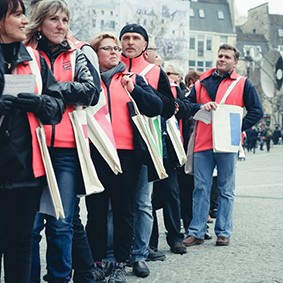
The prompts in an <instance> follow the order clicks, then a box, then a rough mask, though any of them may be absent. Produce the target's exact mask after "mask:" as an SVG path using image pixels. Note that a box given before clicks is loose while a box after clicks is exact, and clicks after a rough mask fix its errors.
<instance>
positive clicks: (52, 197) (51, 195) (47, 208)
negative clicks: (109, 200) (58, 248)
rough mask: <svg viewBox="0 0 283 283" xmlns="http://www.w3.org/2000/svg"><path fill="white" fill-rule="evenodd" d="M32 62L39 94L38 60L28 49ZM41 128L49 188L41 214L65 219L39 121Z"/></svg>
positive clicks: (40, 137)
mask: <svg viewBox="0 0 283 283" xmlns="http://www.w3.org/2000/svg"><path fill="white" fill-rule="evenodd" d="M27 51H28V52H29V54H30V56H31V58H32V61H29V65H30V68H31V70H32V73H33V74H35V76H36V82H37V86H38V94H39V95H40V94H41V91H42V79H41V73H40V69H39V66H38V64H37V63H36V62H37V61H36V58H35V55H34V53H33V50H32V48H31V47H27ZM39 124H40V126H39V127H38V128H37V129H36V135H37V139H38V143H39V147H40V153H41V156H42V160H43V165H44V169H45V173H46V179H47V186H44V188H43V190H42V194H41V198H40V206H39V212H41V213H45V214H49V215H52V216H54V217H55V218H56V219H59V218H60V219H63V218H65V213H64V209H63V205H62V200H61V196H60V192H59V188H58V184H57V180H56V176H55V173H54V169H53V165H52V161H51V158H50V155H49V151H48V147H47V144H46V137H45V132H44V128H43V125H42V124H41V122H40V121H39Z"/></svg>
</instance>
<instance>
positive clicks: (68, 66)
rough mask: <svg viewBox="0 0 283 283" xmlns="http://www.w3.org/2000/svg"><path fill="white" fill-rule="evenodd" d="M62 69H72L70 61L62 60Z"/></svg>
mask: <svg viewBox="0 0 283 283" xmlns="http://www.w3.org/2000/svg"><path fill="white" fill-rule="evenodd" d="M63 69H64V71H68V70H72V65H71V62H70V61H68V62H63Z"/></svg>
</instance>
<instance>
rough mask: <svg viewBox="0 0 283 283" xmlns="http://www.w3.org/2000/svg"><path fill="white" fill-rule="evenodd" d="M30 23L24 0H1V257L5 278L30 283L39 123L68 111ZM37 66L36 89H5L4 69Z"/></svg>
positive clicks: (40, 172) (41, 174) (39, 183)
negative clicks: (34, 44) (30, 35)
mask: <svg viewBox="0 0 283 283" xmlns="http://www.w3.org/2000/svg"><path fill="white" fill-rule="evenodd" d="M27 24H28V20H27V18H26V16H25V6H24V3H23V1H22V0H1V5H0V49H1V50H2V51H1V53H2V54H1V56H0V57H1V58H3V61H1V67H0V70H1V73H0V74H1V76H0V82H1V83H0V116H1V125H0V156H1V161H0V227H1V229H0V262H1V256H2V255H4V273H5V274H4V277H5V282H7V283H8V282H9V283H28V282H29V277H30V265H31V241H32V227H33V223H34V218H35V215H36V211H37V210H38V208H39V200H40V195H41V191H42V190H41V189H42V187H43V186H44V185H46V177H45V170H44V166H43V160H42V158H41V154H40V148H39V144H38V141H37V137H36V128H37V127H38V126H39V121H40V122H41V123H42V124H50V125H53V126H55V124H57V123H59V122H60V121H61V118H62V114H63V113H64V111H65V104H64V100H63V97H62V94H61V90H60V86H59V85H58V83H57V82H56V80H55V79H54V77H53V75H52V73H51V71H50V70H49V68H48V66H47V63H46V62H45V60H44V59H43V58H42V57H41V56H40V55H39V53H38V52H37V51H35V50H31V49H29V50H28V49H27V48H26V47H25V46H24V45H23V43H22V42H23V41H24V40H25V39H26V35H25V32H24V28H25V27H26V25H27ZM32 54H33V55H32ZM33 57H34V58H35V59H36V62H33V59H32V58H33ZM2 63H3V64H4V66H3V64H2ZM37 65H38V66H37ZM33 67H34V68H36V67H37V68H38V70H39V71H40V74H41V78H37V79H36V86H35V90H34V93H19V94H18V95H17V96H12V95H11V94H9V93H5V90H4V93H2V92H3V87H4V78H3V74H4V73H5V74H7V75H11V74H12V75H15V76H16V75H17V74H18V75H31V74H33ZM34 75H36V74H34ZM40 80H41V81H42V82H41V81H40ZM40 85H42V89H39V87H40ZM38 93H41V95H38Z"/></svg>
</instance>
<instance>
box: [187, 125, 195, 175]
mask: <svg viewBox="0 0 283 283" xmlns="http://www.w3.org/2000/svg"><path fill="white" fill-rule="evenodd" d="M195 139H196V123H195V125H194V129H193V132H192V133H191V136H190V139H189V143H188V148H187V162H186V163H185V166H184V171H185V173H186V174H191V175H193V174H194V148H195Z"/></svg>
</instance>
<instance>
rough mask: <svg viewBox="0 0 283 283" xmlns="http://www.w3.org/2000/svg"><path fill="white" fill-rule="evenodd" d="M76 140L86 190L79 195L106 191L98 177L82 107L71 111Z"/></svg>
mask: <svg viewBox="0 0 283 283" xmlns="http://www.w3.org/2000/svg"><path fill="white" fill-rule="evenodd" d="M69 116H70V119H71V122H72V125H73V129H74V134H75V140H76V147H77V150H78V156H79V161H80V166H81V170H82V175H83V181H84V187H85V192H84V193H83V194H79V195H78V196H85V195H90V194H95V193H100V192H103V191H104V187H103V185H102V184H101V182H100V180H99V179H98V176H97V173H96V170H95V167H94V164H93V162H92V159H91V155H90V147H89V139H88V135H87V122H86V120H87V119H86V112H85V110H84V109H83V108H82V107H77V109H76V110H74V111H73V112H72V113H69Z"/></svg>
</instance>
